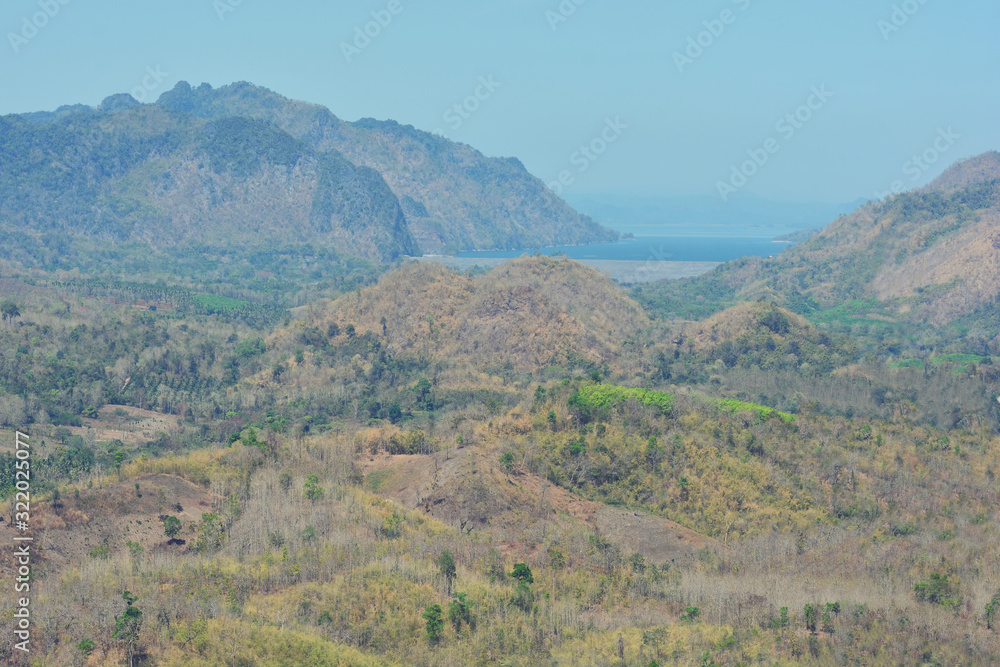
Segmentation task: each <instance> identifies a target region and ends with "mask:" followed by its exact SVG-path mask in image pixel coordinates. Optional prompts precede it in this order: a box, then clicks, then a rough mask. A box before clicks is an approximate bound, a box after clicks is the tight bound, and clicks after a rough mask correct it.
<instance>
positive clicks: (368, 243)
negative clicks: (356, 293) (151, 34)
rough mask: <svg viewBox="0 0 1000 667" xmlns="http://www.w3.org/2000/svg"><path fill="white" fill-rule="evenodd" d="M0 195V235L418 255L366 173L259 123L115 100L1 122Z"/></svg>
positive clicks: (382, 188)
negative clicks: (313, 245) (54, 235)
mask: <svg viewBox="0 0 1000 667" xmlns="http://www.w3.org/2000/svg"><path fill="white" fill-rule="evenodd" d="M129 99H131V98H129ZM133 102H134V100H133ZM0 192H2V193H3V194H2V195H0V225H2V227H3V229H4V230H5V231H12V232H21V231H23V232H29V233H46V232H57V233H62V234H70V235H77V236H83V237H90V238H95V239H99V240H104V241H113V242H124V241H138V242H144V243H147V244H150V245H151V246H152V247H154V248H162V247H172V246H176V245H179V244H183V243H185V242H188V241H191V242H200V243H220V244H226V245H233V244H240V245H242V246H261V245H268V244H274V243H277V242H282V243H317V244H322V245H325V246H332V247H334V248H335V249H336V250H337V251H338V252H339V253H342V254H346V255H353V256H359V257H365V258H368V259H372V260H377V261H388V260H393V259H395V258H397V257H399V256H401V255H404V254H415V253H416V252H418V250H417V245H416V243H415V242H414V240H413V238H412V236H411V235H410V232H409V230H408V229H407V226H406V218H405V216H404V214H403V211H402V208H401V207H400V204H399V201H398V200H397V199H396V197H395V195H393V193H392V191H391V190H390V189H389V187H388V186H387V185H386V183H385V181H384V180H383V179H382V178H381V176H379V175H378V173H377V172H375V171H374V170H372V169H368V168H366V167H359V166H357V165H355V164H353V163H351V162H349V161H348V160H346V159H344V158H343V157H342V156H340V155H339V154H337V153H333V152H321V151H317V150H315V149H313V148H311V147H309V146H308V145H306V144H304V143H303V142H300V141H298V140H296V139H294V138H293V137H291V136H290V135H288V134H286V133H285V132H282V131H281V130H279V129H277V128H276V127H274V126H273V125H270V124H267V123H264V122H262V121H256V120H251V119H246V118H239V117H228V118H221V119H218V120H214V121H206V120H204V119H201V118H197V117H194V116H191V115H189V114H184V113H178V112H174V111H170V110H167V109H164V108H162V107H158V106H140V105H137V104H128V103H127V102H123V101H122V100H121V99H120V98H109V100H107V101H106V102H105V104H104V105H102V107H101V108H98V109H97V110H92V111H90V112H76V111H71V112H69V113H57V114H54V115H52V116H50V117H48V118H41V117H38V116H35V117H32V118H24V117H18V116H8V117H5V118H2V119H0Z"/></svg>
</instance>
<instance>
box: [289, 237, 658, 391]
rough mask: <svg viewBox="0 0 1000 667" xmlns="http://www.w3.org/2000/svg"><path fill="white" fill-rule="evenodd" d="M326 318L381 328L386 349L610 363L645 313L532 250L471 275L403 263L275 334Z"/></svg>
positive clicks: (482, 362)
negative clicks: (527, 255)
mask: <svg viewBox="0 0 1000 667" xmlns="http://www.w3.org/2000/svg"><path fill="white" fill-rule="evenodd" d="M383 319H384V328H383ZM334 323H335V324H337V325H338V326H339V327H340V328H341V329H344V328H345V327H346V326H347V325H349V324H353V325H354V326H355V328H356V331H357V334H359V335H360V334H363V333H365V332H373V333H376V334H377V335H379V336H384V338H385V340H386V341H387V344H388V347H389V349H390V350H391V351H392V352H394V353H404V352H411V353H415V354H420V355H433V356H434V357H437V358H446V359H449V360H461V361H467V362H469V363H471V364H473V365H476V366H480V367H483V366H488V367H502V366H505V365H508V364H509V365H512V366H513V368H516V369H518V370H529V371H530V370H536V369H539V368H543V367H545V366H548V365H551V364H562V363H567V362H574V361H576V362H579V361H581V360H585V361H587V362H592V363H595V364H603V363H609V364H610V363H613V362H614V361H615V360H616V359H617V358H619V357H620V356H621V351H622V346H623V344H627V343H628V341H630V340H635V338H636V336H637V335H638V334H639V332H640V331H642V330H643V329H644V328H645V327H647V326H648V324H649V320H648V318H647V316H646V315H645V313H644V312H643V311H642V309H641V308H640V307H639V305H638V304H636V303H635V302H634V301H633V300H632V299H630V298H628V297H627V296H625V295H624V294H623V292H622V291H620V290H619V289H618V288H617V287H616V286H615V285H614V284H613V283H612V282H611V281H610V280H609V279H608V278H606V277H604V276H602V275H601V274H600V273H598V272H597V271H594V270H593V269H588V268H586V267H584V266H583V265H581V264H578V263H576V262H572V261H569V260H557V259H552V258H547V257H531V258H522V259H517V260H513V261H511V262H509V263H507V264H505V265H503V266H501V267H499V268H497V269H496V270H494V271H491V272H490V273H488V274H485V275H482V276H477V277H475V278H467V277H464V276H461V275H458V274H456V273H453V272H452V271H450V270H448V269H446V268H444V267H443V266H439V265H436V264H426V263H414V264H410V265H408V266H405V267H403V268H401V269H399V270H397V271H393V272H392V273H389V274H387V275H386V276H384V277H383V278H382V279H381V280H380V281H379V283H378V284H377V285H375V286H373V287H370V288H367V289H365V290H362V291H361V292H360V293H357V294H354V295H348V296H345V297H342V298H340V299H338V300H337V301H334V302H332V303H331V304H330V305H329V306H328V307H327V308H326V309H325V310H322V311H319V312H317V313H314V314H312V315H307V317H306V319H305V320H304V321H303V322H302V323H301V324H299V325H293V327H292V328H291V329H288V330H286V331H284V332H282V333H280V334H278V340H279V341H281V340H282V339H284V340H285V341H286V342H287V341H289V340H290V337H292V336H293V334H294V330H295V326H305V327H312V326H316V327H319V328H320V329H321V330H326V329H327V327H328V326H329V325H330V324H334Z"/></svg>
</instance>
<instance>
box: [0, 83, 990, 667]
mask: <svg viewBox="0 0 1000 667" xmlns="http://www.w3.org/2000/svg"><path fill="white" fill-rule="evenodd" d="M126 97H127V96H126ZM130 100H131V101H130ZM0 130H2V132H0V192H2V193H3V194H2V195H0V238H2V239H3V240H4V242H5V243H6V244H7V246H6V247H8V248H9V249H10V251H9V253H8V254H7V255H6V256H5V257H4V258H3V259H0V275H2V278H0V299H2V303H0V311H2V313H3V322H0V427H2V429H3V430H2V436H0V443H2V449H0V497H2V499H3V503H4V505H3V507H4V509H5V512H4V513H3V514H4V516H3V522H2V523H0V552H2V557H0V563H2V565H0V569H2V572H3V578H4V585H13V584H12V582H13V581H14V579H15V577H16V575H17V571H16V569H14V565H13V563H14V562H15V561H14V560H13V547H12V546H10V545H12V544H14V542H13V537H14V536H15V535H18V534H20V532H19V531H18V529H17V527H16V524H17V519H16V517H15V515H16V514H17V512H19V511H20V510H19V509H17V505H16V502H17V501H16V491H17V472H18V460H19V459H18V458H17V456H16V455H15V445H14V443H15V435H14V434H15V431H16V430H21V431H22V432H27V433H29V435H30V442H31V452H32V453H31V461H30V466H31V472H32V475H31V496H32V498H31V510H30V511H31V528H32V532H31V535H32V536H33V537H34V539H35V545H36V551H35V553H34V555H35V561H34V569H33V571H32V577H31V582H30V584H31V596H32V609H33V617H32V620H33V624H34V625H33V632H34V637H33V640H34V641H35V647H36V653H37V654H36V655H35V656H34V658H33V659H34V660H35V662H33V663H32V664H38V665H114V664H128V663H129V662H130V661H138V663H139V664H149V665H178V666H180V665H186V666H192V667H193V666H202V665H204V666H206V667H207V666H210V665H211V666H214V665H273V666H278V665H316V666H322V665H360V666H364V665H456V666H458V665H490V664H503V665H525V666H527V665H581V666H582V665H636V666H642V667H649V666H650V665H668V664H670V665H673V664H677V665H706V666H707V665H718V666H722V665H750V664H768V665H793V664H794V665H800V664H801V665H898V664H921V665H945V664H995V663H998V662H1000V636H998V634H997V627H998V625H1000V557H998V552H997V550H996V548H995V547H996V542H997V539H998V535H1000V515H998V514H997V505H998V501H1000V492H998V487H997V482H996V476H997V474H998V473H1000V465H998V460H1000V459H998V456H1000V430H998V429H1000V399H998V397H1000V384H998V383H1000V310H998V308H1000V306H998V304H1000V300H998V297H1000V282H998V280H997V278H998V276H997V272H998V267H1000V240H998V239H997V238H995V237H996V229H995V228H996V222H997V220H998V215H1000V159H998V156H997V154H996V153H988V154H985V155H982V156H979V157H976V158H972V159H970V160H966V161H963V162H960V163H957V164H955V165H954V166H953V167H951V168H950V169H948V170H947V171H946V172H945V173H944V174H943V175H942V176H941V177H940V178H939V179H937V180H936V181H934V182H933V183H931V184H930V185H928V186H927V187H925V188H922V189H920V190H917V191H913V192H907V193H902V194H899V195H896V196H892V197H890V198H888V199H886V200H883V201H878V202H868V203H866V204H864V205H862V206H861V207H860V208H859V209H858V210H856V211H855V212H853V213H850V214H848V215H845V216H841V217H840V218H838V219H836V220H833V221H831V222H830V224H829V225H827V226H826V227H825V228H823V229H822V230H819V231H817V232H816V233H814V234H812V235H806V236H807V238H804V240H801V241H800V242H798V243H796V244H795V245H793V246H791V247H789V248H788V249H787V250H785V251H784V252H782V253H781V254H779V255H776V256H775V257H772V258H743V259H739V260H735V261H731V262H725V263H722V264H720V265H718V266H714V267H711V268H710V267H702V268H705V269H708V268H710V270H707V271H704V272H702V271H698V272H697V275H690V276H685V277H680V276H672V277H671V278H672V279H669V280H651V281H639V280H628V279H623V280H619V281H615V280H613V279H612V278H611V277H609V276H608V275H606V274H605V273H604V272H602V271H601V270H597V269H595V268H592V267H589V266H585V265H584V264H581V263H579V262H575V261H572V260H569V259H560V258H553V257H544V256H537V255H536V256H525V257H521V258H516V259H512V260H509V261H503V262H499V263H498V265H497V266H495V267H490V268H483V267H468V268H459V267H448V266H444V265H442V264H440V263H435V262H424V261H416V260H413V259H410V256H412V255H416V254H422V253H425V252H426V253H428V254H431V253H439V252H457V251H460V250H474V249H480V250H483V249H496V248H504V249H521V248H530V247H537V246H542V245H555V244H571V243H596V242H606V241H611V240H615V239H616V238H617V233H616V232H612V231H611V230H607V229H605V228H603V227H601V226H600V225H598V224H597V223H595V222H594V221H593V220H591V219H589V218H587V217H586V216H583V215H580V214H579V213H576V212H575V211H574V210H573V209H572V208H571V207H569V205H567V204H566V203H565V202H563V201H562V200H560V199H559V198H557V197H555V196H554V195H552V194H551V193H550V192H549V191H547V189H546V188H545V186H544V185H543V184H542V183H541V182H540V181H539V180H538V179H536V178H534V177H533V176H531V175H530V174H529V173H528V172H527V171H526V170H525V169H524V167H523V165H521V164H520V162H519V161H517V160H516V159H512V158H510V159H497V158H487V157H485V156H483V155H482V154H480V153H478V152H477V151H475V150H473V149H471V148H470V147H468V146H465V145H464V144H455V143H452V142H448V141H446V140H444V139H442V138H440V137H435V136H433V135H430V134H427V133H422V132H420V131H418V130H415V129H414V128H412V127H408V126H400V125H398V124H396V123H393V122H381V121H372V120H364V121H358V122H356V123H347V122H344V121H341V120H339V119H338V118H337V117H336V116H334V115H333V114H332V113H331V112H330V111H328V110H326V109H324V108H322V107H318V106H316V105H310V104H305V103H301V102H295V101H292V100H288V99H286V98H284V97H281V96H279V95H277V94H275V93H273V92H271V91H267V90H266V89H262V88H258V87H255V86H252V85H250V84H243V83H241V84H233V85H231V86H226V87H223V88H219V89H213V88H211V87H208V86H201V87H197V88H193V87H191V86H189V85H187V84H181V85H178V86H177V87H176V88H175V89H174V90H172V91H169V92H168V93H165V94H164V95H163V96H162V97H161V99H160V100H159V101H158V102H157V103H155V104H143V105H140V104H138V103H137V102H135V100H132V99H131V98H128V99H126V98H125V97H122V96H116V97H112V98H108V99H107V100H105V102H104V104H102V105H101V106H100V107H96V108H91V107H84V106H82V105H77V106H69V107H64V108H61V109H59V110H57V111H55V112H47V113H39V114H23V115H19V116H4V117H2V118H0ZM414 160H416V162H415V161H414ZM126 591H127V592H128V596H125V597H123V593H124V592H126ZM129 596H131V597H129ZM133 598H134V599H133ZM126 609H135V610H138V611H139V612H141V613H140V614H139V615H138V616H136V615H135V613H134V612H127V611H126ZM4 613H5V614H6V616H5V620H6V621H10V620H11V619H12V618H13V616H12V614H13V613H14V611H13V609H12V608H11V609H7V610H6V611H5V612H4ZM122 619H125V620H122ZM136 619H141V620H136ZM0 653H2V655H3V657H4V658H5V659H6V660H8V661H13V660H15V653H14V648H13V643H12V642H9V641H8V642H5V643H3V644H2V645H0ZM15 664H16V663H15Z"/></svg>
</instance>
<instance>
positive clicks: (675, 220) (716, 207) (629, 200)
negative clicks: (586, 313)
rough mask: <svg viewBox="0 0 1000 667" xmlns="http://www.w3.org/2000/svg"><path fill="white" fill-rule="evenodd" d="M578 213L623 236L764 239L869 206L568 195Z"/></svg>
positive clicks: (747, 197)
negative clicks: (584, 214) (742, 237)
mask: <svg viewBox="0 0 1000 667" xmlns="http://www.w3.org/2000/svg"><path fill="white" fill-rule="evenodd" d="M566 199H567V201H568V202H569V203H570V204H572V205H573V206H574V207H575V208H576V209H577V210H578V211H582V212H584V213H586V214H587V215H590V216H593V217H594V218H595V219H597V220H600V221H601V222H602V223H603V224H606V225H608V226H610V227H613V228H614V229H616V230H618V231H620V232H627V233H632V234H644V235H655V236H687V235H695V236H730V237H739V236H746V237H752V236H760V237H767V238H773V237H775V236H780V235H783V234H789V233H792V232H796V231H801V230H806V229H818V228H820V227H823V226H824V225H826V224H827V223H829V222H830V221H831V220H835V219H837V218H838V217H840V216H841V215H844V214H845V213H850V212H852V211H854V210H855V209H857V208H858V207H859V206H861V205H863V204H864V203H865V200H863V199H861V200H857V201H854V202H847V203H842V204H824V203H794V202H775V201H769V200H767V199H762V198H760V197H755V196H752V195H743V194H741V195H738V196H734V197H732V198H730V200H729V201H726V202H724V201H722V200H721V199H720V198H719V197H715V196H711V195H704V196H688V197H671V196H627V195H620V194H587V195H567V197H566Z"/></svg>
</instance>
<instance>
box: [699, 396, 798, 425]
mask: <svg viewBox="0 0 1000 667" xmlns="http://www.w3.org/2000/svg"><path fill="white" fill-rule="evenodd" d="M708 401H709V403H712V404H713V405H715V406H718V407H720V408H722V409H723V410H726V411H727V412H732V413H734V414H735V413H737V412H755V413H757V416H758V417H759V418H760V419H767V418H768V417H770V416H771V415H777V416H778V417H780V418H781V421H783V422H785V423H788V424H791V423H792V422H793V421H795V415H793V414H791V413H788V412H781V411H780V410H775V409H774V408H769V407H767V406H766V405H758V404H757V403H747V402H744V401H737V400H735V399H732V398H710V399H708Z"/></svg>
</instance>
